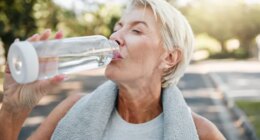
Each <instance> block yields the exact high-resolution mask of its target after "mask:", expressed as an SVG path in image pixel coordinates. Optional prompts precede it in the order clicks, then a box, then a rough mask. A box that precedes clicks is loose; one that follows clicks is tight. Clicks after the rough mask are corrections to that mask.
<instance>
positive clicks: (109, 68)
mask: <svg viewBox="0 0 260 140" xmlns="http://www.w3.org/2000/svg"><path fill="white" fill-rule="evenodd" d="M116 73H117V72H116V71H115V70H114V68H113V66H110V65H108V66H107V67H106V69H105V77H106V78H107V79H109V80H112V81H114V79H115V77H116Z"/></svg>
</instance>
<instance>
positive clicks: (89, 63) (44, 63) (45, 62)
mask: <svg viewBox="0 0 260 140" xmlns="http://www.w3.org/2000/svg"><path fill="white" fill-rule="evenodd" d="M108 51H111V50H109V49H107V50H104V49H103V50H93V51H88V52H82V53H77V54H73V53H72V54H65V55H60V56H59V57H57V56H48V57H39V64H40V67H39V68H40V70H39V77H38V79H39V80H42V79H48V78H51V77H54V76H55V75H58V74H70V73H75V72H79V71H83V70H90V69H95V68H99V67H102V66H105V65H107V64H108V63H109V62H110V61H111V59H112V57H113V53H112V52H111V55H108Z"/></svg>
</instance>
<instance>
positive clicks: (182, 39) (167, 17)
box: [127, 0, 194, 87]
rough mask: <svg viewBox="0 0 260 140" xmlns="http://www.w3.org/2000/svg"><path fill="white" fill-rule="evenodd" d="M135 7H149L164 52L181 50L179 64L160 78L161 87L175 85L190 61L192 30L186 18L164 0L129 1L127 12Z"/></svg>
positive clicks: (192, 41)
mask: <svg viewBox="0 0 260 140" xmlns="http://www.w3.org/2000/svg"><path fill="white" fill-rule="evenodd" d="M137 7H144V8H146V7H150V8H151V9H152V11H153V12H154V15H155V18H156V19H159V20H160V22H161V37H162V39H163V47H164V48H165V49H166V50H168V51H173V50H174V49H180V50H181V52H182V55H181V57H182V58H181V60H180V62H179V63H178V64H177V65H176V66H174V67H173V68H172V69H171V70H169V72H167V73H165V75H164V76H163V77H162V86H163V87H167V86H169V85H176V84H177V83H178V81H179V80H180V78H181V77H182V76H183V75H184V72H185V69H186V67H187V66H188V65H189V63H190V60H191V56H192V52H193V47H194V36H193V32H192V29H191V27H190V25H189V23H188V21H187V20H186V18H185V17H184V16H183V15H182V14H181V13H180V12H179V11H178V10H177V9H175V8H174V7H173V6H172V5H170V4H169V3H168V2H166V1H165V0H131V1H130V2H129V4H128V5H127V10H130V9H133V8H137Z"/></svg>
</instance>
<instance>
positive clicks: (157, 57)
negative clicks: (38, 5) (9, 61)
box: [0, 0, 225, 140]
mask: <svg viewBox="0 0 260 140" xmlns="http://www.w3.org/2000/svg"><path fill="white" fill-rule="evenodd" d="M49 36H50V31H49V30H47V31H45V32H44V33H43V34H41V35H34V36H33V37H31V38H30V39H29V40H30V41H37V40H46V39H47V38H48V37H49ZM61 36H62V34H61V33H57V34H56V38H61ZM110 39H111V40H115V41H116V42H117V43H118V44H119V46H120V51H119V54H118V55H116V56H114V58H113V60H112V61H111V63H110V64H109V65H108V66H107V68H106V71H105V75H106V77H107V78H108V79H110V80H111V81H108V82H106V83H105V84H103V85H101V86H100V87H98V88H97V89H96V90H95V91H94V92H93V93H92V94H90V95H86V96H84V97H82V96H81V95H76V96H72V97H69V98H68V99H66V100H64V101H63V102H62V103H61V104H60V105H58V106H57V107H56V108H55V109H54V110H53V111H52V112H51V113H50V115H49V116H48V117H47V118H46V120H45V121H44V122H43V123H42V124H41V126H40V127H39V128H38V130H37V131H36V132H35V133H34V134H32V136H31V137H30V138H29V139H37V140H38V139H51V138H52V139H55V140H56V139H95V140H96V139H103V140H112V139H113V140H119V139H125V140H128V139H140V140H145V139H149V140H153V139H154V140H155V139H173V140H196V139H201V140H222V139H225V138H224V137H223V135H222V134H221V133H220V132H219V131H218V129H217V128H216V127H215V126H214V125H213V124H212V123H211V122H209V121H208V120H206V119H204V118H202V117H201V116H199V115H196V114H195V113H191V112H190V110H189V108H188V107H187V105H186V103H185V101H184V99H183V97H182V94H181V93H180V91H179V90H178V88H177V87H176V84H177V82H178V81H179V79H180V78H181V77H182V75H183V73H184V70H185V68H186V67H187V65H188V64H189V61H190V58H191V52H192V48H193V34H192V30H191V28H190V26H189V24H188V23H187V21H186V19H185V18H184V17H183V16H182V15H181V14H180V13H179V12H178V11H177V10H176V9H174V8H173V7H172V6H171V5H170V4H168V3H167V2H165V1H163V0H132V1H131V2H130V3H129V5H128V6H127V9H126V11H125V13H124V15H123V16H122V18H121V19H120V20H119V22H118V23H117V24H116V25H115V30H114V33H113V34H112V35H111V37H110ZM5 76H6V78H5V83H4V93H5V97H4V100H3V106H2V108H1V112H0V121H1V124H3V125H1V126H0V127H2V128H1V129H0V130H1V131H0V136H1V137H2V138H4V139H5V140H9V139H16V138H17V136H18V133H19V131H20V129H21V126H22V123H23V122H24V120H25V119H26V117H27V116H28V114H29V113H30V111H31V110H32V108H33V107H34V106H35V105H36V104H37V102H38V101H39V100H40V99H41V98H42V97H43V96H44V95H45V94H47V93H48V92H49V90H50V89H51V88H53V87H55V86H57V85H58V84H60V83H61V82H62V81H63V79H64V76H62V75H60V76H56V77H54V78H52V79H49V80H45V81H38V82H35V83H33V84H28V85H18V84H17V83H15V82H14V81H13V80H12V78H11V77H10V72H9V71H8V69H7V70H6V75H5ZM112 81H113V82H112ZM80 98H81V99H80ZM79 99H80V100H79ZM78 100H79V101H78ZM72 106H73V107H72ZM68 110H69V111H68ZM3 126H10V127H8V128H7V127H3Z"/></svg>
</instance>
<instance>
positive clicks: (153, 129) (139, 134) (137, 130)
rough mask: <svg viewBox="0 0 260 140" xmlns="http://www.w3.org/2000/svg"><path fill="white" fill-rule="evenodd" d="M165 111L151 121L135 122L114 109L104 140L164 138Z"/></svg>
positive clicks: (153, 139) (157, 139) (160, 139)
mask: <svg viewBox="0 0 260 140" xmlns="http://www.w3.org/2000/svg"><path fill="white" fill-rule="evenodd" d="M162 139H163V113H161V114H160V115H159V116H157V117H156V118H154V119H153V120H151V121H148V122H145V123H141V124H133V123H129V122H127V121H125V120H124V119H123V118H122V117H121V116H120V115H119V113H118V112H117V110H116V109H114V110H113V112H112V115H111V117H110V119H109V122H108V125H107V127H106V130H105V132H104V136H103V140H162Z"/></svg>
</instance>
